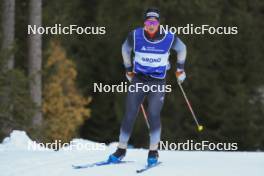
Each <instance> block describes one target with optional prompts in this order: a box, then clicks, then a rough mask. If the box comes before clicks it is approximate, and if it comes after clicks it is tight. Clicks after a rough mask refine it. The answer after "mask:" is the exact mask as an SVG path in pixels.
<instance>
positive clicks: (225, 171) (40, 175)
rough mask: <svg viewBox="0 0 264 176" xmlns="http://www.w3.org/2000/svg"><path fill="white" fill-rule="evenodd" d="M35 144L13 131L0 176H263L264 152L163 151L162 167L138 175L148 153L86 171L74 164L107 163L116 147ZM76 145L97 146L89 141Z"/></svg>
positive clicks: (1, 153) (132, 153) (133, 152)
mask: <svg viewBox="0 0 264 176" xmlns="http://www.w3.org/2000/svg"><path fill="white" fill-rule="evenodd" d="M30 143H31V144H32V143H33V141H32V140H31V139H30V138H29V137H28V136H27V135H26V133H25V132H22V131H13V133H11V135H10V137H7V138H5V139H4V141H3V142H2V143H1V144H0V176H132V175H149V176H169V175H170V176H263V175H264V153H263V152H198V151H197V152H186V151H160V160H161V161H162V164H161V165H160V166H158V167H156V168H153V169H151V170H148V171H146V172H144V173H141V174H137V173H136V170H137V169H140V168H142V167H143V166H144V165H145V162H146V156H147V150H144V149H129V150H128V153H127V156H126V157H125V160H129V161H134V162H131V163H126V164H120V165H108V166H101V167H93V168H87V169H79V170H76V169H73V168H72V164H85V163H93V162H95V161H101V160H105V159H106V158H107V157H108V155H109V154H110V153H112V152H113V151H114V150H115V147H116V146H115V145H116V144H112V145H110V146H107V147H106V148H105V150H103V151H98V150H97V151H87V150H75V149H73V150H71V151H69V150H66V149H64V150H60V151H57V152H55V151H53V150H45V148H41V147H40V149H39V150H38V151H33V150H29V149H28V144H30ZM75 143H87V144H95V143H93V142H91V141H87V140H82V139H79V140H75Z"/></svg>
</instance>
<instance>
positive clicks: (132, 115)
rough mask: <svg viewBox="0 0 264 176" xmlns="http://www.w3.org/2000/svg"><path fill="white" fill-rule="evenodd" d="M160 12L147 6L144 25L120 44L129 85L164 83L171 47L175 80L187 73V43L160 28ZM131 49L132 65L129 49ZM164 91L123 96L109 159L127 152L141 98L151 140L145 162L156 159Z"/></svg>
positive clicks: (117, 160)
mask: <svg viewBox="0 0 264 176" xmlns="http://www.w3.org/2000/svg"><path fill="white" fill-rule="evenodd" d="M159 27H160V13H159V10H158V9H156V8H149V9H147V10H146V12H145V14H144V27H143V28H137V29H135V30H133V31H132V32H130V33H129V35H128V37H127V39H126V40H125V42H124V43H123V45H122V56H123V61H124V66H125V69H126V77H127V79H128V80H129V81H130V82H131V85H135V84H137V83H142V84H143V85H147V86H151V85H161V86H162V85H165V84H166V83H165V77H166V71H167V70H168V69H169V68H170V63H169V61H168V59H169V54H170V50H171V49H172V50H175V51H176V52H177V65H176V67H177V70H176V72H175V74H176V78H177V81H178V82H179V83H182V82H183V81H184V80H185V78H186V74H185V72H184V63H185V58H186V46H185V44H184V43H183V42H182V41H181V40H180V39H179V38H178V37H177V36H175V35H173V34H172V33H170V32H165V31H160V30H159ZM132 51H133V54H134V57H133V65H132V62H131V53H132ZM164 96H165V91H153V92H152V91H149V92H144V91H142V90H139V91H137V92H132V91H129V92H128V94H127V98H126V110H125V115H124V118H123V121H122V125H121V129H120V136H119V145H118V148H117V150H116V151H115V152H114V153H113V154H111V155H110V156H109V159H108V161H109V162H112V163H119V162H121V160H122V159H123V157H124V156H125V154H126V149H127V145H128V140H129V138H130V135H131V133H132V129H133V125H134V121H135V119H136V116H137V113H138V111H139V107H140V105H141V103H142V102H143V100H144V98H145V97H146V98H147V101H148V110H147V115H148V122H149V125H150V129H149V130H150V144H149V153H148V158H147V163H148V165H154V164H156V163H157V162H158V157H159V155H158V144H159V141H160V135H161V122H160V112H161V109H162V106H163V101H164Z"/></svg>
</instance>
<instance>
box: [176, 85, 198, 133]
mask: <svg viewBox="0 0 264 176" xmlns="http://www.w3.org/2000/svg"><path fill="white" fill-rule="evenodd" d="M178 85H179V87H180V89H181V92H182V94H183V97H184V99H185V101H186V103H187V105H188V108H189V110H190V111H191V113H192V117H193V119H194V121H195V123H196V125H197V129H198V131H202V130H203V126H202V125H200V124H199V122H198V119H197V117H196V115H195V113H194V111H193V108H192V106H191V104H190V102H189V100H188V98H187V96H186V93H185V91H184V90H183V87H182V85H181V83H179V82H178Z"/></svg>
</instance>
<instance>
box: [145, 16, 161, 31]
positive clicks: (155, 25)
mask: <svg viewBox="0 0 264 176" xmlns="http://www.w3.org/2000/svg"><path fill="white" fill-rule="evenodd" d="M144 29H145V30H146V31H147V32H148V33H150V34H154V33H156V32H157V31H158V29H159V21H158V20H157V19H156V18H148V19H147V20H146V21H145V22H144Z"/></svg>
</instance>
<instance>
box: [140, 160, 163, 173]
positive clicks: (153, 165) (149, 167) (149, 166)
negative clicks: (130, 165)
mask: <svg viewBox="0 0 264 176" xmlns="http://www.w3.org/2000/svg"><path fill="white" fill-rule="evenodd" d="M160 164H161V162H157V163H156V164H152V165H147V166H145V167H144V168H143V169H139V170H137V173H142V172H145V171H147V170H149V169H151V168H153V167H156V166H158V165H160Z"/></svg>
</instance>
